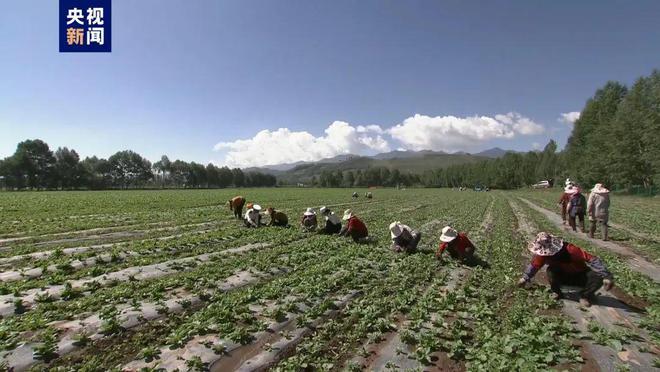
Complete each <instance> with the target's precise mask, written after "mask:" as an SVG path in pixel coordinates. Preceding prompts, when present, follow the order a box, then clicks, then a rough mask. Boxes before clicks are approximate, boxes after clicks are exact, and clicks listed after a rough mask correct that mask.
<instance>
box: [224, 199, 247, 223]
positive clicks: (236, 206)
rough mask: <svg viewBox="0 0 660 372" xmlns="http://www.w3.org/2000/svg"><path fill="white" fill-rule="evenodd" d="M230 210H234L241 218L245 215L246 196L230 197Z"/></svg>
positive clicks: (236, 215)
mask: <svg viewBox="0 0 660 372" xmlns="http://www.w3.org/2000/svg"><path fill="white" fill-rule="evenodd" d="M228 203H229V210H230V211H233V212H234V217H236V218H241V216H242V215H243V206H244V205H245V198H244V197H242V196H234V197H233V198H231V199H229V201H228Z"/></svg>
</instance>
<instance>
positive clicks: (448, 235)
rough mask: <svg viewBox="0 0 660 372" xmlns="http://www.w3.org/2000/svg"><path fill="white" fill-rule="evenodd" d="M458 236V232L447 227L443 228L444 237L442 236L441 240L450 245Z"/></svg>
mask: <svg viewBox="0 0 660 372" xmlns="http://www.w3.org/2000/svg"><path fill="white" fill-rule="evenodd" d="M457 236H458V231H456V229H453V228H452V227H451V226H445V227H443V228H442V235H440V240H441V241H443V242H445V243H449V242H450V241H452V240H454V239H456V237H457Z"/></svg>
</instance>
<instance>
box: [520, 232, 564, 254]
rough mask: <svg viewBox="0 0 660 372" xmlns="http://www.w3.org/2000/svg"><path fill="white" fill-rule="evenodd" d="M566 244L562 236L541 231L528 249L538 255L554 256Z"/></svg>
mask: <svg viewBox="0 0 660 372" xmlns="http://www.w3.org/2000/svg"><path fill="white" fill-rule="evenodd" d="M563 246H564V241H563V240H562V238H560V237H557V236H554V235H551V234H549V233H547V232H540V233H538V235H536V238H534V241H532V242H531V243H530V244H529V246H528V247H527V249H529V251H530V252H532V253H534V254H535V255H538V256H554V255H555V254H557V252H559V251H560V250H561V248H562V247H563Z"/></svg>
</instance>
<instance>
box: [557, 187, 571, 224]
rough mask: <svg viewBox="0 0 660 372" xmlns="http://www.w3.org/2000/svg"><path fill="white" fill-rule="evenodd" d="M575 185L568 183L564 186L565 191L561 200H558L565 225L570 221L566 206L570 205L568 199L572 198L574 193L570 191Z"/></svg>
mask: <svg viewBox="0 0 660 372" xmlns="http://www.w3.org/2000/svg"><path fill="white" fill-rule="evenodd" d="M572 188H573V185H572V184H571V185H567V186H566V187H565V188H564V191H563V192H562V193H561V197H560V198H559V201H558V202H557V205H559V207H560V208H561V220H562V223H563V224H564V225H566V223H567V222H568V220H567V219H566V207H567V206H568V201H569V200H571V196H572V195H573V194H572V193H570V191H571V190H572Z"/></svg>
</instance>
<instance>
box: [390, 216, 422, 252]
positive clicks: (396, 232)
mask: <svg viewBox="0 0 660 372" xmlns="http://www.w3.org/2000/svg"><path fill="white" fill-rule="evenodd" d="M390 237H391V238H392V250H393V251H394V252H406V253H414V252H415V251H416V250H417V244H419V240H420V239H421V238H422V233H421V232H419V231H416V230H413V229H411V228H410V226H408V225H404V224H402V223H401V222H399V221H395V222H392V223H391V224H390Z"/></svg>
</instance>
